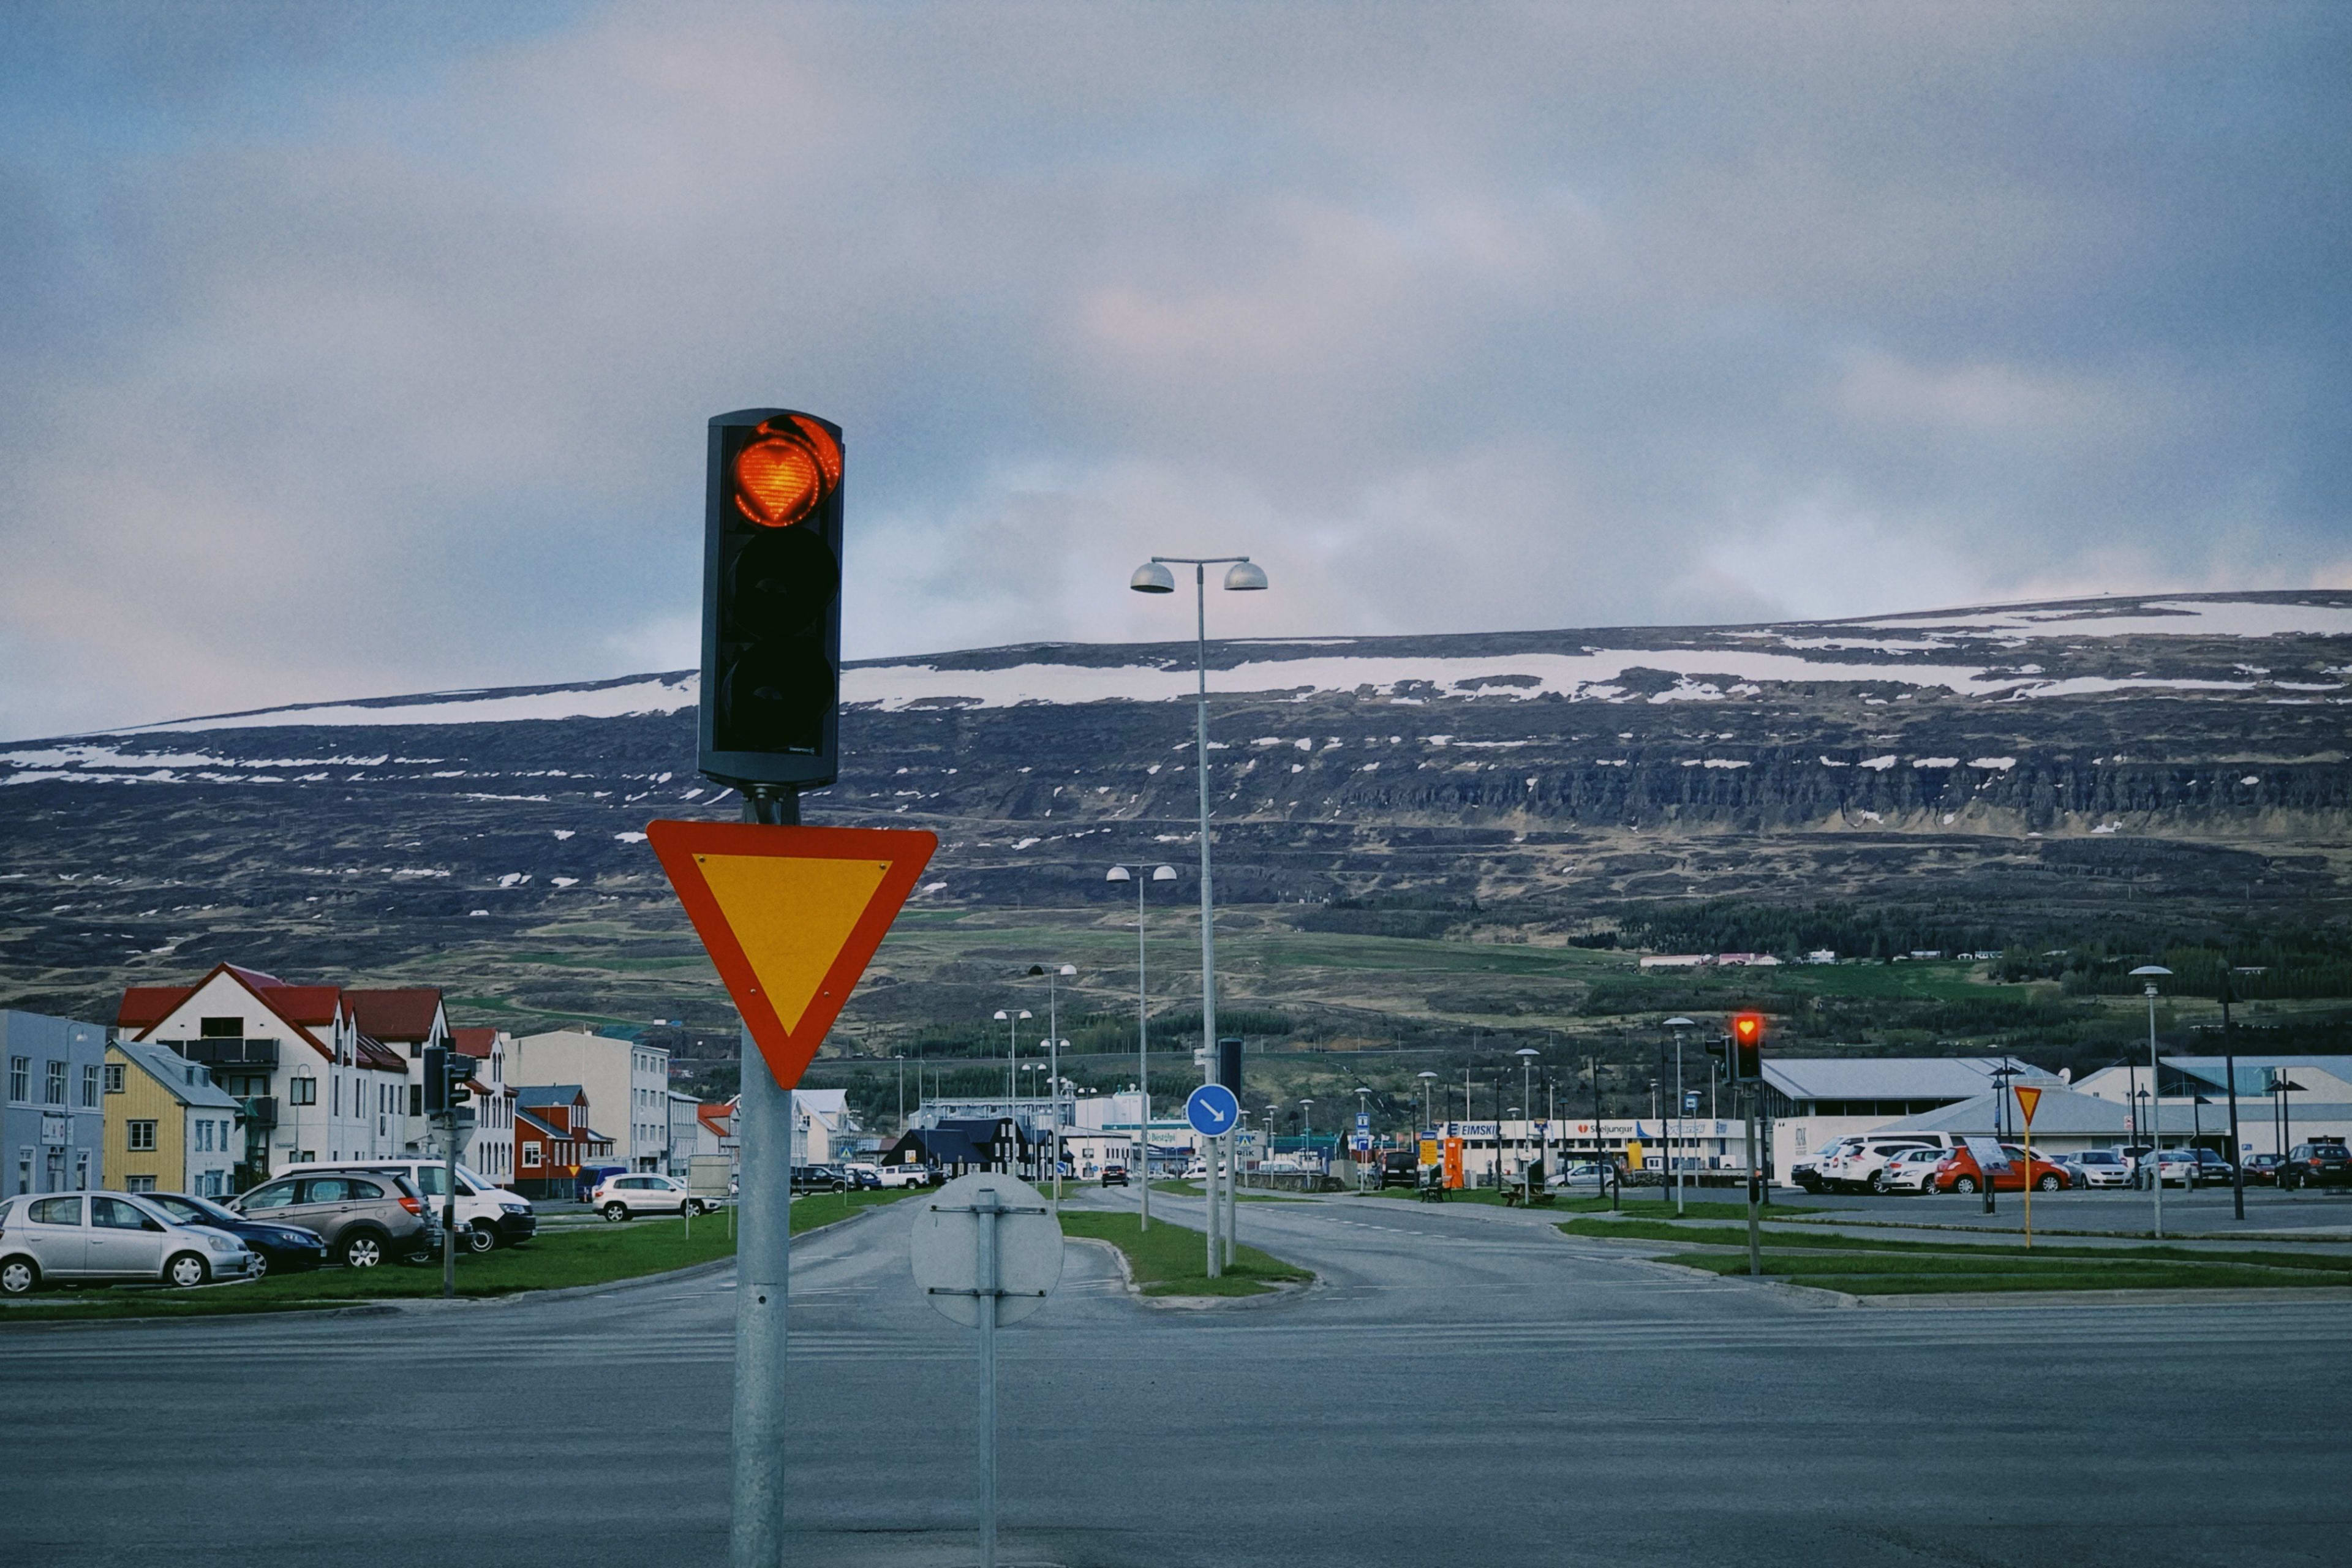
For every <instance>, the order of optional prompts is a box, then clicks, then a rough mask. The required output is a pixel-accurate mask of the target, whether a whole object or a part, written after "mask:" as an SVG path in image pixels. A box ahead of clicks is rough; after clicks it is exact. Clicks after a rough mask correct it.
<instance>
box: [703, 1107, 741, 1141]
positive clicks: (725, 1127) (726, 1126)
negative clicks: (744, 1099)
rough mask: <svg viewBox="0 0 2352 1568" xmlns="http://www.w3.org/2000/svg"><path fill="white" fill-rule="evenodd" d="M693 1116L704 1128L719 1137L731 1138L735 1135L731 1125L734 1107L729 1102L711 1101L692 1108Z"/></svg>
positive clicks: (733, 1117)
mask: <svg viewBox="0 0 2352 1568" xmlns="http://www.w3.org/2000/svg"><path fill="white" fill-rule="evenodd" d="M694 1114H695V1116H696V1118H697V1119H698V1121H701V1123H702V1124H703V1125H704V1126H705V1127H708V1128H709V1129H710V1131H713V1132H715V1133H717V1134H718V1135H719V1137H721V1138H731V1137H733V1136H734V1135H735V1130H734V1128H733V1126H732V1125H731V1123H732V1122H733V1121H734V1119H735V1107H734V1104H733V1103H732V1102H731V1101H727V1100H713V1101H711V1102H709V1103H708V1104H705V1105H698V1106H696V1107H695V1108H694Z"/></svg>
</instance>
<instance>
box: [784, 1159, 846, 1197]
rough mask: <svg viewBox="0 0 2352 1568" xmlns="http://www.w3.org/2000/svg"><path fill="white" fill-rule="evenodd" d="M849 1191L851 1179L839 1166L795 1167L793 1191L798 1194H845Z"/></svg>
mask: <svg viewBox="0 0 2352 1568" xmlns="http://www.w3.org/2000/svg"><path fill="white" fill-rule="evenodd" d="M848 1190H849V1177H848V1176H847V1175H846V1174H845V1173H844V1172H843V1171H842V1168H841V1167H840V1166H838V1165H794V1166H793V1191H794V1192H796V1193H845V1192H847V1191H848Z"/></svg>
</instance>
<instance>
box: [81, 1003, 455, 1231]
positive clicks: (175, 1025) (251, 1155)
mask: <svg viewBox="0 0 2352 1568" xmlns="http://www.w3.org/2000/svg"><path fill="white" fill-rule="evenodd" d="M115 1028H116V1031H117V1033H118V1034H119V1035H120V1036H121V1037H122V1038H125V1039H131V1040H139V1041H149V1042H152V1043H154V1044H159V1045H166V1046H169V1047H172V1048H173V1050H175V1051H177V1052H179V1053H180V1055H181V1056H182V1057H184V1058H186V1059H187V1060H189V1061H192V1062H194V1063H196V1064H197V1065H199V1066H201V1067H204V1068H208V1069H210V1071H211V1073H212V1078H213V1081H214V1082H215V1083H216V1084H218V1085H219V1086H220V1087H221V1089H224V1090H225V1091H226V1092H227V1093H228V1094H229V1095H231V1096H233V1097H234V1098H236V1100H239V1101H240V1102H241V1103H242V1106H243V1109H244V1113H245V1114H244V1118H243V1120H244V1123H245V1147H244V1148H243V1149H242V1150H241V1151H239V1152H240V1154H241V1156H242V1158H241V1159H240V1160H239V1161H238V1163H237V1166H236V1170H237V1180H238V1181H239V1183H241V1184H250V1183H252V1182H254V1181H257V1180H259V1179H261V1178H263V1177H265V1176H267V1175H268V1174H269V1173H272V1172H275V1171H276V1170H278V1168H279V1167H280V1166H283V1165H287V1164H289V1163H295V1162H298V1161H308V1160H347V1159H377V1158H388V1157H391V1156H394V1155H400V1154H404V1153H406V1152H407V1126H408V1122H407V1111H408V1085H409V1070H408V1062H407V1058H404V1057H403V1056H400V1055H398V1054H396V1053H395V1052H394V1051H393V1050H391V1049H390V1048H388V1047H384V1046H382V1045H380V1044H378V1043H377V1042H376V1041H374V1040H373V1039H371V1038H369V1037H367V1036H366V1035H364V1034H362V1032H361V1030H360V1027H359V1022H358V1019H357V1017H356V1016H354V1014H353V1011H352V1007H351V1005H350V1003H349V1002H348V1001H347V1000H346V999H345V996H344V994H343V991H342V988H341V986H337V985H289V984H287V983H286V982H284V981H282V980H280V979H278V977H277V976H276V975H273V974H264V973H261V972H260V971H258V970H253V969H241V968H239V967H237V966H236V965H235V964H229V963H224V964H221V965H219V966H218V967H216V968H215V969H214V970H213V971H212V972H211V973H208V974H206V975H205V977H204V978H203V979H202V980H200V981H198V982H197V983H196V984H194V985H184V986H183V985H134V986H131V988H129V989H128V990H126V991H125V992H124V993H123V994H122V1002H121V1006H120V1008H119V1009H118V1010H117V1013H116V1017H115Z"/></svg>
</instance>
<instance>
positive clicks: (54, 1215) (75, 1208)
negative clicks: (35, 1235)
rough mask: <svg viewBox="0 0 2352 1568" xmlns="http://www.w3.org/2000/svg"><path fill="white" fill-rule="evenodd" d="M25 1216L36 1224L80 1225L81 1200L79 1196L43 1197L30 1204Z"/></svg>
mask: <svg viewBox="0 0 2352 1568" xmlns="http://www.w3.org/2000/svg"><path fill="white" fill-rule="evenodd" d="M25 1217H26V1219H28V1220H31V1221H32V1222H33V1223H34V1224H35V1225H79V1224H80V1223H81V1200H80V1199H79V1198H43V1199H42V1200H41V1201H40V1202H39V1203H37V1204H32V1205H27V1206H26V1210H25Z"/></svg>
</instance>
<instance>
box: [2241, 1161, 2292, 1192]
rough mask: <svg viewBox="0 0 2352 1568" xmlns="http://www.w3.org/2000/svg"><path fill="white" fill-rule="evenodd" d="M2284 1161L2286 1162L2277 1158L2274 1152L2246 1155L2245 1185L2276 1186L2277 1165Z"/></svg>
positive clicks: (2277, 1178) (2277, 1177) (2277, 1176)
mask: <svg viewBox="0 0 2352 1568" xmlns="http://www.w3.org/2000/svg"><path fill="white" fill-rule="evenodd" d="M2285 1163H2286V1162H2285V1161H2284V1160H2282V1159H2281V1158H2279V1157H2278V1156H2277V1155H2276V1154H2249V1155H2247V1156H2246V1185H2248V1186H2250V1187H2256V1186H2261V1187H2275V1186H2277V1185H2278V1182H2279V1167H2280V1166H2281V1165H2284V1164H2285Z"/></svg>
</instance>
